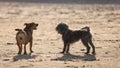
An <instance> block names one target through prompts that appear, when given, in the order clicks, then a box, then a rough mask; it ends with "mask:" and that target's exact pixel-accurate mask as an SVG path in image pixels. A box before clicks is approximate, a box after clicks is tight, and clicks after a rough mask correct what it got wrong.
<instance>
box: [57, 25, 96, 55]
mask: <svg viewBox="0 0 120 68" xmlns="http://www.w3.org/2000/svg"><path fill="white" fill-rule="evenodd" d="M56 31H57V32H58V33H60V34H61V35H62V40H63V43H64V48H63V51H62V52H61V53H69V48H70V44H72V43H74V42H77V41H79V40H80V39H81V41H82V43H83V44H84V46H85V47H86V49H87V52H86V53H85V54H88V53H89V51H90V46H91V47H92V49H93V51H92V54H95V46H94V44H93V43H92V35H91V33H90V29H89V27H83V28H82V29H80V30H70V29H69V27H68V25H67V24H65V23H60V24H58V25H57V27H56ZM89 44H90V46H89Z"/></svg>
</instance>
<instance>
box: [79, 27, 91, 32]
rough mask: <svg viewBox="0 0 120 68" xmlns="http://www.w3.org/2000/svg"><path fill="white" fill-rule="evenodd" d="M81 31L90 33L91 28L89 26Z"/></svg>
mask: <svg viewBox="0 0 120 68" xmlns="http://www.w3.org/2000/svg"><path fill="white" fill-rule="evenodd" d="M81 31H87V32H90V27H89V26H85V27H83V28H82V29H81Z"/></svg>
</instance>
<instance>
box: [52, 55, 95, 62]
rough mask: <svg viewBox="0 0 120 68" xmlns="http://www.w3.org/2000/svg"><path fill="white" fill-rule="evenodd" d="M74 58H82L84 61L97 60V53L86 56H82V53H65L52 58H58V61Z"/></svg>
mask: <svg viewBox="0 0 120 68" xmlns="http://www.w3.org/2000/svg"><path fill="white" fill-rule="evenodd" d="M74 59H80V60H83V61H95V60H96V57H95V55H91V54H87V55H84V56H80V55H73V54H64V55H63V56H62V57H58V58H56V59H52V60H56V61H72V60H74Z"/></svg>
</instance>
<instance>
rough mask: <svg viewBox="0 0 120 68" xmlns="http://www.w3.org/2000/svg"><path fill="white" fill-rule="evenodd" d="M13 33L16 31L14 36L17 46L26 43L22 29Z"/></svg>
mask: <svg viewBox="0 0 120 68" xmlns="http://www.w3.org/2000/svg"><path fill="white" fill-rule="evenodd" d="M15 31H18V32H17V34H16V40H17V43H19V44H25V42H26V36H27V35H26V33H25V32H24V31H23V30H22V29H15Z"/></svg>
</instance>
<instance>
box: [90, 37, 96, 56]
mask: <svg viewBox="0 0 120 68" xmlns="http://www.w3.org/2000/svg"><path fill="white" fill-rule="evenodd" d="M89 44H90V45H91V47H92V49H93V51H92V54H96V53H95V46H94V44H93V42H92V39H90V40H89Z"/></svg>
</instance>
